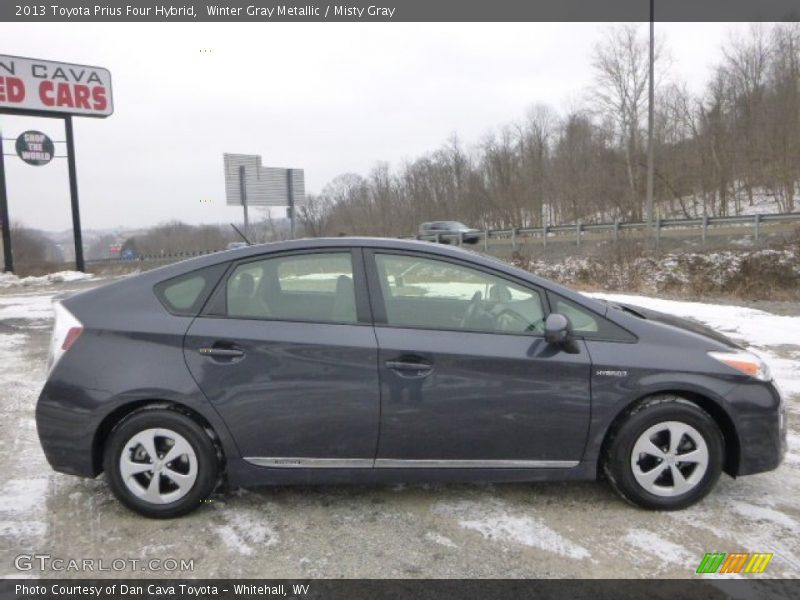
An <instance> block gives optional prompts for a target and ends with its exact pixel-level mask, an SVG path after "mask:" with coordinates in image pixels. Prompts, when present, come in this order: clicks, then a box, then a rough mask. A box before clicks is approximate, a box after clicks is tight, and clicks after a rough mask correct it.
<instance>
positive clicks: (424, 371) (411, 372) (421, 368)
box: [384, 360, 433, 377]
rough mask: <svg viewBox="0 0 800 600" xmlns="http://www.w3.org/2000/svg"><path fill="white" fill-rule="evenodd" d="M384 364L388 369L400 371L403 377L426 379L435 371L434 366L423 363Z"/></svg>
mask: <svg viewBox="0 0 800 600" xmlns="http://www.w3.org/2000/svg"><path fill="white" fill-rule="evenodd" d="M384 364H385V365H386V368H387V369H391V370H392V371H398V372H399V374H400V375H401V376H402V377H425V376H426V375H429V374H430V373H431V371H433V365H429V364H428V363H423V362H413V361H407V360H387V361H386V362H385V363H384Z"/></svg>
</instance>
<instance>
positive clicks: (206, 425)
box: [92, 398, 225, 476]
mask: <svg viewBox="0 0 800 600" xmlns="http://www.w3.org/2000/svg"><path fill="white" fill-rule="evenodd" d="M156 409H164V410H174V411H176V412H178V413H181V414H183V415H186V416H187V417H189V418H190V419H192V420H194V421H195V422H196V423H197V424H198V425H200V426H201V427H202V428H203V429H204V430H205V431H206V433H208V435H209V437H210V438H211V440H212V441H213V442H214V445H215V446H216V448H217V456H218V458H219V459H220V466H221V467H224V464H225V452H224V449H223V446H222V443H221V441H220V437H219V433H218V432H217V431H216V429H215V428H214V426H213V425H212V424H211V423H210V422H209V420H208V419H206V418H205V417H204V416H203V415H202V414H201V413H199V412H198V411H197V410H195V409H193V408H191V407H189V406H187V405H186V404H182V403H180V402H175V401H174V400H162V399H157V398H149V399H140V400H132V401H131V402H127V403H125V404H123V405H121V406H118V407H117V408H115V409H114V410H112V411H111V412H110V413H109V414H108V415H106V416H105V417H104V418H103V420H102V421H101V422H100V425H98V427H97V429H96V430H95V434H94V439H93V440H92V468H93V469H94V474H95V476H97V475H99V474H100V473H102V472H103V455H104V452H105V447H106V442H108V438H109V436H110V435H111V432H112V431H113V430H114V428H115V427H116V426H117V425H119V424H120V423H121V422H122V421H124V420H125V419H126V418H127V417H129V416H130V415H132V414H134V413H138V412H140V411H142V410H156Z"/></svg>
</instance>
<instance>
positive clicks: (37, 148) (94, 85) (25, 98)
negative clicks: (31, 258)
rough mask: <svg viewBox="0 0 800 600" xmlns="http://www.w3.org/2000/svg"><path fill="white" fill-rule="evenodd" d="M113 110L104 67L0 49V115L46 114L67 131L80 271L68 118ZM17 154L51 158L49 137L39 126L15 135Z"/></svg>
mask: <svg viewBox="0 0 800 600" xmlns="http://www.w3.org/2000/svg"><path fill="white" fill-rule="evenodd" d="M113 112H114V104H113V100H112V93H111V73H110V72H109V71H108V69H103V68H101V67H91V66H87V65H75V64H70V63H62V62H55V61H49V60H39V59H36V58H23V57H20V56H9V55H2V54H0V114H9V115H17V116H30V117H49V118H60V119H63V120H64V131H65V134H66V146H67V161H68V162H67V164H68V171H69V192H70V203H71V205H72V229H73V234H74V238H75V268H76V269H77V270H78V271H84V270H85V268H86V265H85V263H84V260H83V239H82V237H83V236H82V235H81V218H80V207H79V203H78V176H77V168H76V166H75V136H74V132H73V129H72V117H73V115H74V116H79V117H99V118H105V117H108V116H110V115H111V114H112V113H113ZM16 150H17V155H18V156H19V157H20V158H21V159H22V160H24V161H25V162H27V163H28V164H31V165H34V166H41V165H45V164H47V163H48V162H50V160H51V159H52V158H53V157H54V150H53V142H52V140H50V138H48V137H47V136H46V135H44V134H42V133H40V132H38V131H26V132H25V133H23V134H22V135H21V136H19V138H17V145H16ZM2 158H3V157H2V141H0V219H2V221H3V223H2V231H3V252H4V255H5V270H6V271H13V270H14V263H13V256H12V248H11V237H10V233H9V232H10V226H9V222H8V197H7V193H6V186H5V171H4V169H3V166H4V165H3V163H2Z"/></svg>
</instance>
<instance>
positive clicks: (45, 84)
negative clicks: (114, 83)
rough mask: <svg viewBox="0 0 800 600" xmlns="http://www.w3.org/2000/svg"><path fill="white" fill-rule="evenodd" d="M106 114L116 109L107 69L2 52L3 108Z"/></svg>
mask: <svg viewBox="0 0 800 600" xmlns="http://www.w3.org/2000/svg"><path fill="white" fill-rule="evenodd" d="M7 110H12V111H14V110H18V111H40V112H49V113H61V114H70V115H80V116H82V117H107V116H109V115H110V114H111V113H113V112H114V103H113V101H112V96H111V73H110V72H109V71H108V69H102V68H100V67H89V66H86V65H73V64H69V63H62V62H53V61H50V60H38V59H35V58H22V57H19V56H8V55H5V54H0V111H7Z"/></svg>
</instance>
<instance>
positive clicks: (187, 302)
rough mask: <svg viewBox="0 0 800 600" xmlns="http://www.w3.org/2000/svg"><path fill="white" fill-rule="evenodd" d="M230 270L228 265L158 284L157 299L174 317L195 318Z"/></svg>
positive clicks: (191, 273)
mask: <svg viewBox="0 0 800 600" xmlns="http://www.w3.org/2000/svg"><path fill="white" fill-rule="evenodd" d="M227 268H228V264H227V263H223V264H220V265H213V266H211V267H206V268H204V269H198V270H196V271H191V272H189V273H185V274H183V275H179V276H177V277H173V278H171V279H167V280H165V281H162V282H161V283H158V284H156V286H155V287H154V288H153V290H154V292H155V294H156V297H157V298H158V299H159V301H160V302H161V304H163V305H164V308H166V309H167V310H168V311H169V312H171V313H172V314H173V315H180V316H187V317H193V316H195V315H197V314H198V313H199V312H200V309H201V308H202V307H203V304H205V301H206V299H207V298H208V296H209V294H211V292H212V290H213V289H214V287H215V286H216V285H217V282H219V280H220V278H221V277H222V274H223V273H224V272H225V270H226V269H227Z"/></svg>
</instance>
